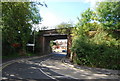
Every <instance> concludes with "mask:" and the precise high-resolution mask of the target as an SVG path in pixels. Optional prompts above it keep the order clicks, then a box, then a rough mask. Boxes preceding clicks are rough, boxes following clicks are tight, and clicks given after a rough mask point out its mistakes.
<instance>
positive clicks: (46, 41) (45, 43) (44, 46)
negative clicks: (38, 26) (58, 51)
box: [40, 34, 67, 54]
mask: <svg viewBox="0 0 120 81" xmlns="http://www.w3.org/2000/svg"><path fill="white" fill-rule="evenodd" d="M56 39H67V35H60V34H43V36H41V37H40V43H41V44H40V47H41V49H40V53H42V54H49V53H51V52H52V49H51V47H50V41H51V40H56Z"/></svg>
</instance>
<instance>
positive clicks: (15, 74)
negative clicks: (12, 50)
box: [2, 53, 119, 81]
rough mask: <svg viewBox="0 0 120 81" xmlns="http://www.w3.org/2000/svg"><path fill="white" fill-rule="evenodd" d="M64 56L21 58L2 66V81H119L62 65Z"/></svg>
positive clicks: (111, 77)
mask: <svg viewBox="0 0 120 81" xmlns="http://www.w3.org/2000/svg"><path fill="white" fill-rule="evenodd" d="M65 55H66V54H58V53H56V54H55V53H54V54H50V55H47V56H44V57H33V58H23V59H18V60H13V61H9V62H6V63H3V65H2V80H3V81H93V80H94V81H119V80H116V78H117V77H118V76H116V75H106V74H104V73H101V74H99V73H94V72H93V71H91V70H88V71H87V70H84V69H82V68H81V69H79V70H78V69H75V68H71V67H70V66H68V65H65V64H64V63H62V60H63V59H64V58H65Z"/></svg>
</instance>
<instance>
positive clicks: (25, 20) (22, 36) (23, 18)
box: [2, 2, 41, 54]
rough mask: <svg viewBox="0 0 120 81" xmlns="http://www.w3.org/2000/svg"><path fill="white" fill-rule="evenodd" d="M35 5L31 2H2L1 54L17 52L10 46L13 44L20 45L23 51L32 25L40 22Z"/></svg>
mask: <svg viewBox="0 0 120 81" xmlns="http://www.w3.org/2000/svg"><path fill="white" fill-rule="evenodd" d="M36 5H37V3H33V2H2V23H3V26H2V41H3V42H2V44H3V54H9V53H13V52H15V51H17V50H16V48H14V47H13V46H12V44H14V43H18V44H21V47H20V49H22V50H25V48H26V43H27V42H28V40H29V36H30V33H31V31H32V30H31V29H32V24H37V23H39V22H40V20H41V17H40V15H39V13H38V10H37V8H36ZM6 50H7V52H6ZM17 52H18V51H17Z"/></svg>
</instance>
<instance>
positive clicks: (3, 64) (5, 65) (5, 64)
mask: <svg viewBox="0 0 120 81" xmlns="http://www.w3.org/2000/svg"><path fill="white" fill-rule="evenodd" d="M50 55H51V54H49V55H43V56H40V57H37V56H36V57H31V58H22V59H16V60H11V61H8V62H5V63H2V69H4V68H5V67H7V66H9V65H10V64H13V63H15V62H18V61H20V60H32V59H37V58H42V57H46V56H50Z"/></svg>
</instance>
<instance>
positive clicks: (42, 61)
mask: <svg viewBox="0 0 120 81" xmlns="http://www.w3.org/2000/svg"><path fill="white" fill-rule="evenodd" d="M50 59H51V58H48V59H46V60H45V61H48V60H50ZM45 61H42V62H40V63H41V64H42V63H43V62H45ZM51 71H53V70H52V69H51ZM53 72H55V71H53ZM55 73H57V72H55ZM57 74H59V75H63V74H62V73H57ZM63 76H65V77H70V78H72V79H78V78H75V77H72V76H70V75H63Z"/></svg>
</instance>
